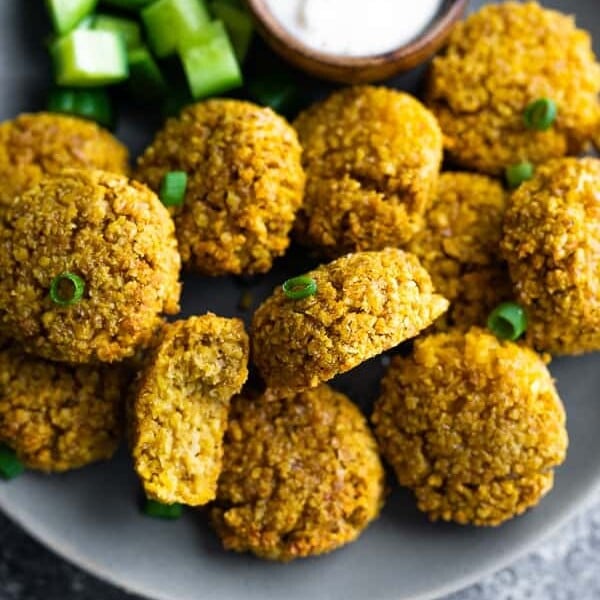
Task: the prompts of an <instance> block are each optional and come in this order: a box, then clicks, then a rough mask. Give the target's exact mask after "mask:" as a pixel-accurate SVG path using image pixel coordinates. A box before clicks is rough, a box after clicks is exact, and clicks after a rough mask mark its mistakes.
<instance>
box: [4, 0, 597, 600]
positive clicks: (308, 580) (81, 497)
mask: <svg viewBox="0 0 600 600" xmlns="http://www.w3.org/2000/svg"><path fill="white" fill-rule="evenodd" d="M282 1H284V0H282ZM596 3H597V0H579V1H577V2H564V1H563V2H560V1H555V2H547V3H545V4H548V5H550V6H556V7H558V8H561V7H562V8H563V9H567V10H570V11H572V12H575V13H577V15H578V21H579V23H580V25H582V26H584V27H586V28H588V29H590V30H595V31H596V32H597V33H598V39H597V40H596V41H597V45H596V51H599V50H600V48H599V47H598V42H600V13H598V11H597V6H596ZM473 4H474V5H478V4H482V3H481V2H474V3H473ZM41 5H42V3H41V2H39V1H38V0H21V1H17V0H4V1H3V2H0V117H1V118H8V117H11V116H14V115H15V114H17V113H18V112H21V111H24V110H31V109H36V108H39V107H40V106H42V104H41V102H40V100H41V98H42V96H43V90H44V89H45V87H46V82H47V79H48V72H49V65H48V63H47V59H46V58H45V54H44V51H43V48H41V47H36V46H35V41H36V40H39V39H41V36H42V33H41V32H42V31H43V28H44V27H45V25H44V21H43V14H42V12H41V8H40V6H41ZM595 8H596V10H594V9H595ZM418 75H419V72H418V71H417V72H416V73H412V74H409V75H408V76H404V77H402V78H399V79H398V80H397V81H396V82H397V84H398V85H399V86H400V87H403V88H405V89H414V87H413V86H414V85H415V82H416V81H417V78H418ZM314 89H315V93H317V94H318V93H323V91H324V88H323V87H322V86H320V87H318V88H317V87H315V88H314ZM140 112H144V111H140ZM152 120H154V121H155V122H156V117H155V118H154V119H153V118H152V115H150V116H148V115H147V114H142V115H140V114H135V112H132V114H129V115H125V118H124V119H123V121H124V124H125V126H124V127H123V129H122V130H121V131H120V132H119V133H120V135H121V136H122V137H123V138H124V139H125V140H126V141H128V142H129V143H130V144H131V146H132V147H133V148H135V149H139V148H140V147H141V146H142V145H143V144H144V143H145V142H146V141H147V140H148V139H149V138H150V136H151V135H152V131H153V129H154V127H155V124H153V123H151V121H152ZM292 254H293V255H292V258H289V259H286V260H283V261H280V262H279V263H278V265H277V267H276V269H275V271H274V272H273V273H272V274H271V275H270V276H269V277H268V278H267V279H263V280H260V281H256V280H255V281H249V282H245V283H243V284H242V283H240V282H235V281H233V280H229V279H221V280H206V279H195V280H188V281H186V285H185V292H184V301H183V304H184V312H185V313H186V314H193V313H201V312H203V311H205V310H206V309H212V310H215V311H216V312H218V313H220V314H223V315H239V316H244V315H242V314H241V313H240V312H239V310H238V309H237V302H238V299H239V296H240V293H241V291H242V290H243V288H244V287H249V288H250V289H252V291H253V293H254V295H255V300H256V301H259V300H260V298H262V297H264V296H265V295H266V294H267V293H268V291H269V290H270V289H271V288H272V287H273V285H275V284H276V283H277V282H279V281H281V280H282V279H284V278H285V275H286V274H287V273H290V272H296V271H298V270H300V269H302V268H303V267H304V266H305V259H304V256H303V254H302V252H301V251H295V252H293V253H292ZM598 367H599V361H598V356H587V357H583V358H577V359H565V360H557V361H556V362H555V363H554V364H553V365H552V372H553V373H554V375H555V376H556V378H557V380H558V386H559V388H560V392H561V394H562V397H563V398H564V400H565V404H566V406H567V411H568V415H569V431H570V435H571V448H570V452H569V458H568V460H567V462H566V464H565V465H564V467H562V468H561V469H560V470H559V471H558V474H557V478H556V486H555V488H554V491H553V492H552V493H551V494H550V495H549V496H548V497H547V498H546V499H545V500H544V501H543V502H542V503H541V505H540V506H539V508H537V509H536V510H534V511H532V512H530V513H529V514H527V515H525V516H523V517H521V518H518V519H516V520H514V521H512V522H510V523H508V524H506V525H504V526H502V527H501V528H499V529H496V530H477V529H474V528H469V527H458V526H453V525H444V524H436V525H432V524H430V523H428V522H427V520H426V519H425V518H424V517H423V516H422V515H420V514H419V513H418V512H417V511H416V509H415V507H414V502H413V501H412V498H411V496H410V495H409V494H407V493H405V492H401V491H396V492H395V493H394V494H393V495H392V497H391V498H390V499H389V501H388V503H387V506H386V508H385V510H384V512H383V515H382V517H381V518H380V519H379V521H377V522H376V523H375V524H374V525H373V526H372V527H370V528H369V529H368V531H367V532H366V533H365V534H364V535H363V536H362V537H361V538H360V540H359V541H358V543H356V544H353V545H351V546H349V547H347V548H345V549H342V550H340V551H338V552H334V553H333V554H331V555H329V556H326V557H323V558H319V559H310V560H302V561H297V562H295V563H293V564H289V565H278V564H270V563H265V562H260V561H259V560H256V559H253V558H251V557H249V556H238V555H234V554H225V553H224V552H223V551H222V550H221V548H220V546H219V543H218V541H217V539H216V538H215V536H214V535H213V533H212V532H211V531H210V528H209V527H208V525H207V523H206V519H205V515H204V514H203V513H202V512H194V513H191V512H190V513H189V514H187V515H186V517H185V518H184V519H183V520H181V521H179V522H176V523H163V522H157V521H153V520H151V519H147V518H144V517H142V516H140V514H139V513H138V510H137V506H136V504H137V499H138V497H139V489H138V485H137V482H136V480H135V477H134V476H133V474H132V472H131V466H130V464H129V461H128V459H127V457H126V455H125V453H122V454H121V455H120V456H118V457H117V458H116V459H115V460H114V461H112V462H111V463H107V464H102V465H97V466H93V467H90V468H88V469H85V470H82V471H80V472H76V473H70V474H66V475H63V476H52V477H48V476H42V475H34V474H27V475H26V476H24V477H22V478H20V479H18V480H17V481H14V482H12V483H9V484H0V507H1V508H2V509H3V510H4V511H5V512H6V513H7V514H8V515H9V516H11V517H12V518H13V519H14V520H15V521H17V522H18V523H20V524H21V525H22V526H23V527H24V528H25V529H27V530H28V531H29V532H30V533H31V534H33V535H34V536H35V537H37V538H38V539H39V540H41V541H42V542H44V543H45V544H47V545H48V546H50V547H51V548H52V549H54V550H55V551H56V552H58V553H60V554H62V555H63V556H64V557H66V558H68V559H69V560H71V561H73V562H75V563H77V564H78V565H80V566H82V567H84V568H86V569H88V570H89V571H91V572H92V573H94V574H96V575H98V576H100V577H102V578H104V579H107V580H109V581H111V582H113V583H115V584H117V585H119V586H121V587H123V588H126V589H128V590H130V591H134V592H137V593H139V594H142V595H146V596H148V597H151V598H154V599H160V600H197V599H198V598H202V600H281V599H282V598H285V599H286V600H308V599H323V600H365V599H369V600H402V599H405V600H407V599H409V598H410V599H412V600H415V599H417V598H420V599H424V598H434V597H436V596H438V595H440V594H443V593H448V592H450V591H453V590H455V589H457V588H460V587H462V586H465V585H467V584H468V583H471V582H473V581H475V580H476V579H478V578H479V577H481V576H483V575H484V574H485V573H487V572H489V571H491V570H494V569H497V568H500V567H501V566H502V565H504V564H505V563H507V562H508V561H510V560H512V559H514V557H515V556H516V555H518V554H519V553H521V552H523V551H525V550H526V549H527V548H529V547H531V546H532V545H533V544H535V543H536V542H538V541H539V540H540V538H541V537H542V536H544V535H546V534H548V533H549V532H551V531H553V530H554V529H555V528H556V527H558V526H559V525H560V524H561V523H562V522H564V521H565V520H566V519H568V518H569V517H571V516H572V515H573V514H574V513H575V512H576V511H577V510H579V509H580V508H581V507H582V506H583V505H584V503H585V502H586V500H587V499H588V498H589V496H590V495H591V493H592V492H593V490H594V488H595V487H596V486H597V484H598V483H599V482H600V461H598V458H597V457H598V456H600V436H598V428H599V426H600V401H599V400H598V389H599V388H600V369H599V368H598ZM380 374H381V364H380V360H379V359H377V360H374V361H371V362H370V363H369V364H367V365H363V366H362V367H360V368H359V369H358V370H357V371H355V372H354V373H352V374H350V375H347V376H345V377H343V378H341V379H340V380H339V381H338V382H336V384H337V385H338V387H339V388H340V389H342V390H344V391H345V392H347V393H348V394H349V395H350V396H351V397H352V398H353V399H354V400H356V401H357V402H359V403H361V405H362V406H363V407H364V408H365V410H367V411H368V410H369V407H370V403H371V401H372V399H373V396H374V395H375V394H376V391H377V386H378V378H379V376H380Z"/></svg>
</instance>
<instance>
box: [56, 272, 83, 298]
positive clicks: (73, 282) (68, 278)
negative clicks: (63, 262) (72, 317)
mask: <svg viewBox="0 0 600 600" xmlns="http://www.w3.org/2000/svg"><path fill="white" fill-rule="evenodd" d="M84 291H85V281H83V279H81V277H79V275H75V274H74V273H61V274H60V275H57V276H56V277H55V278H54V279H53V280H52V282H51V283H50V300H52V302H54V304H58V305H59V306H71V305H72V304H77V303H78V302H79V301H80V300H81V299H82V298H83V292H84Z"/></svg>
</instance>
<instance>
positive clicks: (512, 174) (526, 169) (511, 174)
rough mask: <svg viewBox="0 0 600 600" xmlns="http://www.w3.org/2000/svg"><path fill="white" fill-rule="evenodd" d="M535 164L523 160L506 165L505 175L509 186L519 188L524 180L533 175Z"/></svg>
mask: <svg viewBox="0 0 600 600" xmlns="http://www.w3.org/2000/svg"><path fill="white" fill-rule="evenodd" d="M533 173H534V169H533V165H532V164H531V163H529V162H522V163H518V164H516V165H510V167H506V171H505V177H506V183H507V185H508V187H509V188H511V189H515V188H518V187H519V186H520V185H521V184H522V183H523V182H524V181H528V180H529V179H531V178H532V177H533Z"/></svg>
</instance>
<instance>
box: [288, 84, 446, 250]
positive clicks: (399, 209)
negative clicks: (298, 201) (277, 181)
mask: <svg viewBox="0 0 600 600" xmlns="http://www.w3.org/2000/svg"><path fill="white" fill-rule="evenodd" d="M294 126H295V127H296V129H297V131H298V135H299V137H300V142H301V143H302V146H303V147H304V153H303V155H302V160H303V164H304V167H305V169H306V174H307V183H306V193H305V200H304V205H303V207H302V209H301V211H300V213H299V216H298V220H297V223H296V238H297V239H298V241H299V242H300V243H302V244H306V245H310V246H315V247H316V248H317V249H319V250H320V251H321V252H322V253H323V254H324V255H326V256H330V257H336V256H341V255H342V254H345V253H347V252H355V251H357V250H380V249H382V248H385V247H386V246H399V245H401V244H404V243H406V242H407V241H408V240H409V239H410V238H411V237H412V236H413V235H414V234H415V232H416V231H418V230H419V229H420V227H421V225H422V215H423V212H424V211H425V208H426V206H427V204H428V203H429V200H430V199H431V196H432V195H433V193H434V191H435V186H436V182H437V174H438V170H439V167H440V162H441V159H442V136H441V132H440V129H439V126H438V124H437V122H436V120H435V118H434V117H433V115H432V114H431V113H430V112H429V111H428V110H427V109H426V108H425V107H424V106H423V105H422V104H421V103H420V102H419V101H418V100H416V99H415V98H413V97H412V96H409V95H408V94H405V93H402V92H398V91H396V90H391V89H387V88H383V87H353V88H346V89H343V90H340V91H337V92H335V93H334V94H332V95H331V96H330V97H329V98H327V99H326V100H325V101H324V102H321V103H318V104H316V105H314V106H312V107H311V108H309V109H308V110H306V111H305V112H303V113H302V114H301V115H300V116H299V117H298V118H297V119H296V121H295V123H294Z"/></svg>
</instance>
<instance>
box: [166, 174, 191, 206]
mask: <svg viewBox="0 0 600 600" xmlns="http://www.w3.org/2000/svg"><path fill="white" fill-rule="evenodd" d="M187 179H188V177H187V173H186V172H185V171H169V172H168V173H167V174H166V175H165V176H164V178H163V180H162V183H161V186H160V200H161V202H162V203H163V204H164V205H165V206H181V205H182V204H183V201H184V199H185V191H186V189H187Z"/></svg>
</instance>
